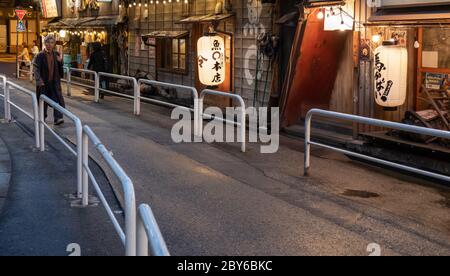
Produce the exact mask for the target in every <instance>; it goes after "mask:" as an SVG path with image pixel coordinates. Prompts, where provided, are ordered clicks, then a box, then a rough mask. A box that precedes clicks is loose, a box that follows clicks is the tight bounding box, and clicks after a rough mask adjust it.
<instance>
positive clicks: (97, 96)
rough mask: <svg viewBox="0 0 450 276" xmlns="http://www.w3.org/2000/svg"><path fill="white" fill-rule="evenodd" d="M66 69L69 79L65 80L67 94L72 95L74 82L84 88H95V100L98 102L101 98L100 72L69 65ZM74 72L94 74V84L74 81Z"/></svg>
mask: <svg viewBox="0 0 450 276" xmlns="http://www.w3.org/2000/svg"><path fill="white" fill-rule="evenodd" d="M65 70H66V72H67V79H66V80H65V81H66V83H67V96H72V84H75V85H78V86H81V87H84V88H91V89H94V95H95V102H96V103H98V101H99V99H100V93H99V90H98V88H99V87H100V84H99V83H100V80H99V76H98V73H97V72H95V71H92V70H85V69H78V68H69V67H65ZM73 72H78V73H84V74H88V75H91V76H94V86H91V85H87V84H83V83H80V82H74V81H72V73H73Z"/></svg>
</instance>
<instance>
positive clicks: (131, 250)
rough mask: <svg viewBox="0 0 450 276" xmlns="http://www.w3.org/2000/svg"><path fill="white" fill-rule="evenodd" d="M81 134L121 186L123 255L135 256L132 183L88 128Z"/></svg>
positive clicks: (134, 215) (134, 216)
mask: <svg viewBox="0 0 450 276" xmlns="http://www.w3.org/2000/svg"><path fill="white" fill-rule="evenodd" d="M83 132H84V133H85V134H86V135H87V136H88V137H89V139H90V140H91V142H92V143H93V144H94V146H95V148H96V149H97V151H98V152H99V153H100V155H101V156H102V157H103V159H104V160H105V162H106V163H107V164H108V166H109V167H110V168H111V170H112V171H113V172H114V174H115V175H116V176H117V178H118V179H119V181H120V183H121V184H122V189H123V193H124V200H125V252H126V253H125V254H126V255H127V256H136V196H135V193H134V185H133V182H132V181H131V179H130V178H129V177H128V175H127V174H126V173H125V171H124V170H123V169H122V167H121V166H120V165H119V164H118V163H117V161H116V160H115V159H114V158H113V157H112V155H111V153H110V152H109V151H108V150H107V149H106V147H105V146H104V145H103V144H102V143H101V142H100V139H98V137H97V136H96V135H95V133H94V132H93V131H92V130H91V129H90V128H89V127H88V126H84V128H83Z"/></svg>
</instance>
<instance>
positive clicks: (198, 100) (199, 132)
mask: <svg viewBox="0 0 450 276" xmlns="http://www.w3.org/2000/svg"><path fill="white" fill-rule="evenodd" d="M71 70H72V71H77V72H89V73H92V74H94V73H95V72H94V71H89V70H82V69H71V68H66V71H67V72H68V74H67V80H65V81H66V82H67V85H68V88H67V89H68V91H70V89H71V88H69V87H70V86H71V85H79V86H82V87H87V88H94V89H95V101H96V102H98V101H99V93H100V91H101V92H104V93H109V94H112V95H117V96H121V97H125V98H129V99H132V100H133V102H134V114H135V115H140V113H141V100H142V99H143V100H146V101H148V102H150V103H155V104H159V105H163V106H168V107H174V108H184V109H186V110H189V111H191V112H193V113H194V135H195V136H196V137H202V136H203V119H208V120H211V119H214V120H218V121H222V122H224V123H226V124H232V125H235V126H236V127H238V128H239V130H240V137H239V140H240V142H241V143H242V146H241V151H242V152H245V151H246V128H247V126H246V119H247V118H246V116H247V113H246V112H247V111H246V106H245V102H244V100H243V98H242V97H241V96H239V95H236V94H232V93H225V92H220V91H216V90H210V89H206V90H204V91H202V93H201V96H199V94H198V91H197V89H196V88H194V87H190V86H184V85H177V84H172V83H165V82H159V81H153V80H145V79H141V80H139V81H138V80H137V79H136V78H134V77H130V76H122V75H116V74H110V73H104V72H99V73H97V75H96V78H95V87H92V86H89V85H83V84H80V83H74V82H73V81H72V80H71V73H70V72H71ZM102 77H103V78H106V77H108V78H114V79H122V80H126V81H131V82H132V83H133V91H134V95H133V96H131V95H128V94H124V93H118V92H114V91H111V90H108V89H104V88H101V87H100V83H101V80H102ZM143 84H144V85H154V86H162V87H169V88H176V89H182V90H184V91H188V92H189V93H191V94H192V96H193V97H194V108H188V107H185V106H181V105H178V104H174V103H169V102H164V101H160V100H157V99H153V98H149V97H142V96H141V90H140V87H141V85H143ZM68 93H69V92H68ZM207 95H216V96H220V97H226V98H231V99H234V100H237V101H238V102H239V105H240V108H241V109H242V110H241V111H240V117H241V118H240V119H241V120H240V122H234V121H230V120H227V119H224V118H217V117H214V116H211V115H210V114H207V113H204V110H203V107H204V98H205V97H206V96H207ZM259 129H262V130H266V128H264V127H261V128H259Z"/></svg>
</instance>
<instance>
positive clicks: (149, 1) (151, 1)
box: [119, 0, 189, 8]
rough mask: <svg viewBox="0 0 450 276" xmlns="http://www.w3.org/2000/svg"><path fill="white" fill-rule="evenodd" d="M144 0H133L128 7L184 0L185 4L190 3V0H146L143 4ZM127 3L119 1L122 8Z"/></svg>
mask: <svg viewBox="0 0 450 276" xmlns="http://www.w3.org/2000/svg"><path fill="white" fill-rule="evenodd" d="M143 2H144V1H143V0H142V1H139V2H136V1H133V3H131V2H130V3H129V4H128V7H129V8H133V7H139V8H140V7H142V5H144V7H146V8H147V7H148V5H149V4H150V5H154V4H156V5H159V4H163V5H166V4H172V3H181V2H183V3H184V4H189V0H146V1H145V3H144V4H143ZM125 5H126V4H125V1H124V2H123V3H122V2H121V3H119V8H122V7H124V6H125Z"/></svg>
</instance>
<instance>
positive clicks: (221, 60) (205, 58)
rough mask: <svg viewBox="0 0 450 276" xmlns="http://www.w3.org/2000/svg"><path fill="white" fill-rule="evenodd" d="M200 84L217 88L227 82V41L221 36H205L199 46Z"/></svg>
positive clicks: (199, 41)
mask: <svg viewBox="0 0 450 276" xmlns="http://www.w3.org/2000/svg"><path fill="white" fill-rule="evenodd" d="M197 51H198V56H197V62H198V73H199V78H200V82H201V83H202V84H204V85H208V86H217V85H220V84H222V83H223V82H224V81H225V77H226V76H225V41H224V39H223V38H222V37H221V36H216V35H214V36H203V37H201V38H200V39H199V40H198V44H197Z"/></svg>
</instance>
